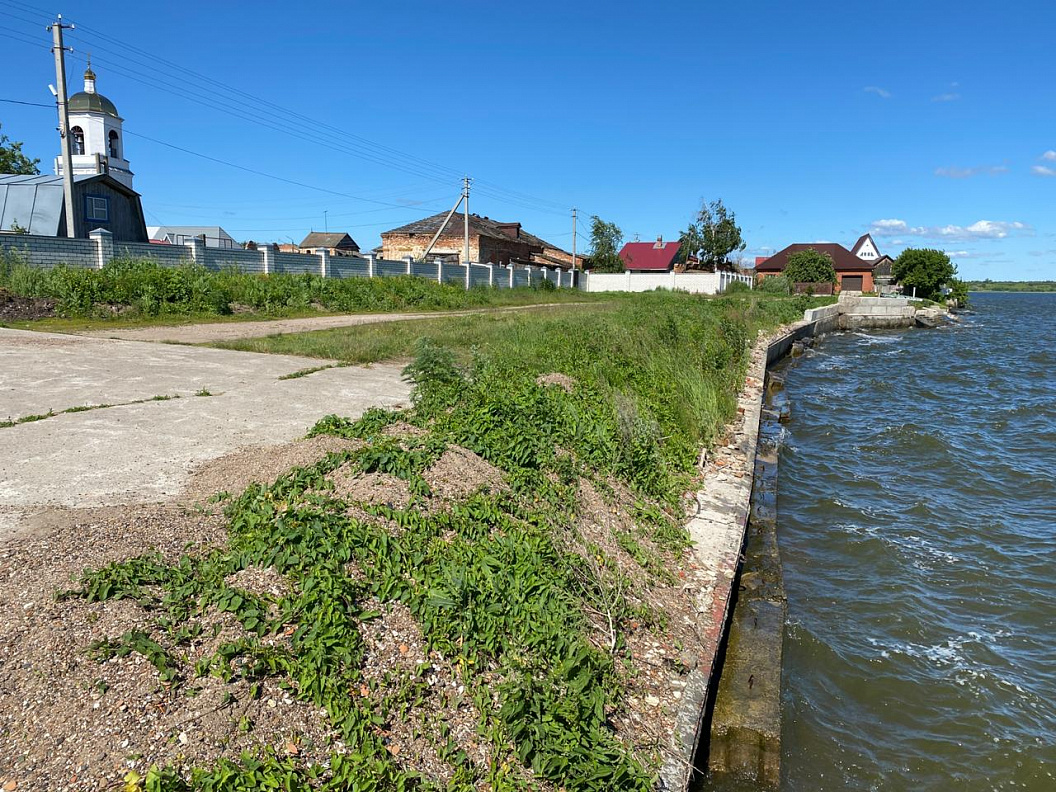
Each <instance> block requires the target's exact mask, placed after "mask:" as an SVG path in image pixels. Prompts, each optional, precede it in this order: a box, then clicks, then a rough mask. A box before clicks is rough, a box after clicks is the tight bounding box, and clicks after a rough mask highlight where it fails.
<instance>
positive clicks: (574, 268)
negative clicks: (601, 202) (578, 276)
mask: <svg viewBox="0 0 1056 792" xmlns="http://www.w3.org/2000/svg"><path fill="white" fill-rule="evenodd" d="M572 271H573V272H575V271H576V207H574V206H573V207H572Z"/></svg>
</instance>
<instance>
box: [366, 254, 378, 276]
mask: <svg viewBox="0 0 1056 792" xmlns="http://www.w3.org/2000/svg"><path fill="white" fill-rule="evenodd" d="M374 258H375V257H374V254H373V253H368V254H367V277H368V278H373V277H375V276H376V274H377V268H376V266H375V263H374Z"/></svg>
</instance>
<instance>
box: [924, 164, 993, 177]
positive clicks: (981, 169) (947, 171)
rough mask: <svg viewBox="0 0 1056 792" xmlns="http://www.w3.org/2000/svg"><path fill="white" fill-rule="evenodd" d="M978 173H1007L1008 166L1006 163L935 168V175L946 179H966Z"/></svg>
mask: <svg viewBox="0 0 1056 792" xmlns="http://www.w3.org/2000/svg"><path fill="white" fill-rule="evenodd" d="M980 173H986V174H989V175H990V176H997V175H999V174H1001V173H1008V166H1006V165H979V166H977V167H975V168H958V167H952V168H936V169H935V175H936V176H943V177H945V178H947V179H968V178H971V177H972V176H977V175H979V174H980Z"/></svg>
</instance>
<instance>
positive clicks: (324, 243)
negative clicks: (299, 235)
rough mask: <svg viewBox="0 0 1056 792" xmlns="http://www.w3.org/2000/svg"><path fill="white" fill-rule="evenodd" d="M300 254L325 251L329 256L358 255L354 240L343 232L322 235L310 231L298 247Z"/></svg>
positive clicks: (357, 247)
mask: <svg viewBox="0 0 1056 792" xmlns="http://www.w3.org/2000/svg"><path fill="white" fill-rule="evenodd" d="M298 247H299V248H300V250H301V252H302V253H318V252H319V251H320V250H326V251H328V252H329V253H330V255H331V256H355V255H357V254H358V253H359V245H357V244H356V240H354V239H353V238H352V237H350V236H349V235H348V234H345V233H343V232H337V233H333V234H331V233H324V232H321V231H312V232H311V233H310V234H308V236H306V237H305V238H304V239H303V240H302V241H301V244H300V245H298Z"/></svg>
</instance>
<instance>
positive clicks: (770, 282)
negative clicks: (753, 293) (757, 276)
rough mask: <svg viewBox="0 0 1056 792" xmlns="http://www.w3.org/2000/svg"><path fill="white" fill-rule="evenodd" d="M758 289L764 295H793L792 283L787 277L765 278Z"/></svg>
mask: <svg viewBox="0 0 1056 792" xmlns="http://www.w3.org/2000/svg"><path fill="white" fill-rule="evenodd" d="M756 289H757V290H758V291H761V292H763V293H764V294H791V293H792V282H791V281H790V280H789V279H788V276H787V275H770V276H768V277H766V278H763V279H762V281H760V283H759V285H758V286H756Z"/></svg>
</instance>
